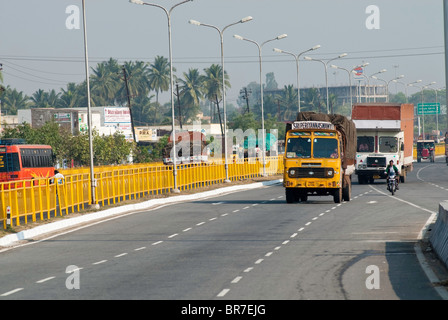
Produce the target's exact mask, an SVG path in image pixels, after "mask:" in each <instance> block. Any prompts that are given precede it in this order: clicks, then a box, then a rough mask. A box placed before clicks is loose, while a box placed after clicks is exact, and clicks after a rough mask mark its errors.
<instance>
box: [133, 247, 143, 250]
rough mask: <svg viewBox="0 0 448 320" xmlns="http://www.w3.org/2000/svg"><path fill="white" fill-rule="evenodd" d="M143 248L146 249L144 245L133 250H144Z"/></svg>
mask: <svg viewBox="0 0 448 320" xmlns="http://www.w3.org/2000/svg"><path fill="white" fill-rule="evenodd" d="M145 249H146V247H140V248H137V249H134V251H140V250H145Z"/></svg>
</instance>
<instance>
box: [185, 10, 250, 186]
mask: <svg viewBox="0 0 448 320" xmlns="http://www.w3.org/2000/svg"><path fill="white" fill-rule="evenodd" d="M252 19H253V18H252V17H251V16H247V17H245V18H243V19H241V20H239V21H237V22H234V23H231V24H228V25H227V26H225V27H224V28H222V30H221V29H219V28H218V27H216V26H214V25H211V24H206V23H201V22H199V21H196V20H190V21H188V22H189V23H190V24H192V25H195V26H203V27H208V28H213V29H215V30H216V31H218V33H219V37H220V39H221V69H222V104H223V113H224V130H223V131H224V159H225V164H224V167H225V171H226V180H225V182H227V183H229V182H230V179H229V164H228V159H227V158H228V157H227V111H226V110H227V107H226V83H225V72H224V37H223V34H224V31H225V30H226V29H227V28H229V27H231V26H233V25H236V24H238V23H245V22H249V21H251V20H252Z"/></svg>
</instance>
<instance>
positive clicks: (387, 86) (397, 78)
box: [386, 74, 404, 102]
mask: <svg viewBox="0 0 448 320" xmlns="http://www.w3.org/2000/svg"><path fill="white" fill-rule="evenodd" d="M401 78H404V74H401V75H399V76H398V77H396V78H393V79H391V80H389V81H387V82H386V98H387V100H386V102H389V83H391V82H398V81H397V80H399V79H401Z"/></svg>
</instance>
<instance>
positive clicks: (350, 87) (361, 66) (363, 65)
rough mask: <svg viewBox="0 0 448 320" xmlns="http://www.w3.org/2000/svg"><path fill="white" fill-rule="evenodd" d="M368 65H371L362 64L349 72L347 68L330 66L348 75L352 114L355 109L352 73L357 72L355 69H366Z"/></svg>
mask: <svg viewBox="0 0 448 320" xmlns="http://www.w3.org/2000/svg"><path fill="white" fill-rule="evenodd" d="M368 65H369V63H368V62H366V63H364V64H361V65H358V66H355V67H353V68H352V69H351V70H347V69H345V68H341V67H339V66H336V65H334V64H332V65H330V68H333V69H341V70H344V71H346V72H347V73H348V84H349V89H350V112H351V109H352V108H353V93H352V73H354V72H355V69H357V68H364V67H366V66H368Z"/></svg>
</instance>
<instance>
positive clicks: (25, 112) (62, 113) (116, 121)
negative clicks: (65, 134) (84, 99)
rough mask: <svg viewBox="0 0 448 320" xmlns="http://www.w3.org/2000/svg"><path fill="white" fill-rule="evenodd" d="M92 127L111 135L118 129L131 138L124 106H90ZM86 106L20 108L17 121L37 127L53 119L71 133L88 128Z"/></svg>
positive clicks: (127, 115) (126, 110)
mask: <svg viewBox="0 0 448 320" xmlns="http://www.w3.org/2000/svg"><path fill="white" fill-rule="evenodd" d="M91 114H92V129H94V130H97V131H98V133H99V134H100V135H112V134H114V133H115V132H117V131H119V132H121V133H122V134H124V136H125V138H126V139H127V140H133V134H132V126H131V116H130V112H129V109H128V108H126V107H114V106H111V107H92V108H91ZM87 115H88V111H87V108H33V109H20V110H18V113H17V118H18V123H23V122H26V123H29V124H30V125H31V127H33V128H39V127H42V126H43V125H45V123H47V122H49V121H53V120H54V121H55V122H57V123H58V124H59V126H61V127H64V128H66V129H67V130H69V131H70V132H71V133H72V134H78V133H79V132H85V131H87V130H88V119H87Z"/></svg>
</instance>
